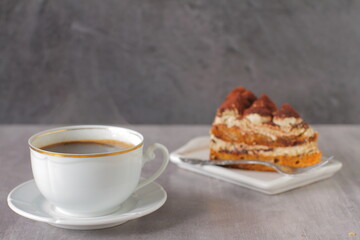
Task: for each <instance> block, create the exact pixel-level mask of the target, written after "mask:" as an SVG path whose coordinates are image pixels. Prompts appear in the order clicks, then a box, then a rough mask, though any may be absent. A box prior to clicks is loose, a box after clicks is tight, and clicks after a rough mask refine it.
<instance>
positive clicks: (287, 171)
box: [180, 156, 334, 176]
mask: <svg viewBox="0 0 360 240" xmlns="http://www.w3.org/2000/svg"><path fill="white" fill-rule="evenodd" d="M333 158H334V156H331V157H328V158H326V159H323V160H321V161H320V162H319V163H317V164H315V165H312V166H308V167H288V166H284V165H281V164H276V163H271V162H264V161H259V160H219V161H216V160H215V161H212V160H211V161H210V160H202V159H196V158H181V157H180V160H181V161H183V162H185V163H189V164H195V165H215V166H227V165H233V164H261V165H265V166H268V167H271V168H273V169H275V170H276V171H277V172H278V173H280V174H283V175H290V176H293V175H299V174H303V173H308V172H310V171H312V170H314V169H317V168H319V167H321V166H324V165H325V164H327V163H328V162H329V161H330V160H331V159H333Z"/></svg>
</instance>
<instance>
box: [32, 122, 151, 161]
mask: <svg viewBox="0 0 360 240" xmlns="http://www.w3.org/2000/svg"><path fill="white" fill-rule="evenodd" d="M109 127H115V128H121V127H116V126H99V127H87V128H85V127H84V128H81V127H79V128H68V129H58V130H54V131H50V130H48V131H45V132H44V133H41V132H40V133H37V134H35V135H33V136H31V137H30V139H29V141H28V144H29V147H30V148H31V149H32V150H34V151H36V152H38V153H43V154H46V155H50V156H55V157H73V158H89V157H105V156H113V155H118V154H123V153H128V152H131V151H134V150H136V149H138V148H140V147H142V146H143V145H144V137H143V136H142V135H141V134H140V133H138V132H136V131H133V130H131V129H126V128H121V129H124V130H129V132H131V133H133V134H135V135H138V136H140V137H141V139H142V140H141V142H140V143H139V144H138V145H135V146H134V147H131V148H129V149H125V150H121V151H117V152H109V153H91V154H67V153H55V152H49V151H45V150H42V149H40V148H37V147H34V146H33V145H32V144H31V143H30V141H32V140H34V139H36V138H39V137H43V136H46V135H50V134H54V133H59V132H66V131H73V130H83V129H84V130H86V129H104V128H109ZM49 131H50V132H49Z"/></svg>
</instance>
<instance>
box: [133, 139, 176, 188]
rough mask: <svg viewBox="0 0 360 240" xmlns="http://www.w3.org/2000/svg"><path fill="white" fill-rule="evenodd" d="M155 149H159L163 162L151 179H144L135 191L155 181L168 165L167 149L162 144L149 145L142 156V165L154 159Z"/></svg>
mask: <svg viewBox="0 0 360 240" xmlns="http://www.w3.org/2000/svg"><path fill="white" fill-rule="evenodd" d="M156 149H159V150H160V151H161V153H162V155H163V162H162V164H161V166H160V168H159V169H158V170H157V171H156V172H155V173H154V174H153V175H152V176H151V177H149V178H147V179H145V180H144V181H142V182H141V183H139V185H138V186H137V187H136V189H135V191H136V190H138V189H140V188H142V187H144V186H146V185H148V184H149V183H151V182H152V181H154V180H155V179H157V178H158V177H159V176H160V175H161V174H162V172H163V171H164V170H165V168H166V166H167V164H168V163H169V151H168V150H167V148H166V147H165V146H164V145H162V144H159V143H155V144H152V145H150V146H149V147H148V148H147V149H146V151H145V153H144V156H143V164H145V163H147V162H149V161H151V160H153V159H154V158H155V156H156V155H155V153H154V151H155V150H156Z"/></svg>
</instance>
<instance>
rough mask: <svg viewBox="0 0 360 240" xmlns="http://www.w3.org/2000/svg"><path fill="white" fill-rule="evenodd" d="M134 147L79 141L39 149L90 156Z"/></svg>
mask: <svg viewBox="0 0 360 240" xmlns="http://www.w3.org/2000/svg"><path fill="white" fill-rule="evenodd" d="M133 146H134V145H133V144H131V143H127V142H121V141H116V140H108V139H103V140H80V141H69V142H61V143H56V144H51V145H48V146H45V147H41V148H40V149H42V150H45V151H49V152H55V153H68V154H69V153H70V154H92V153H109V152H118V151H122V150H126V149H129V148H131V147H133Z"/></svg>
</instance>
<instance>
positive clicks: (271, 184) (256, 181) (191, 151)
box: [170, 136, 342, 194]
mask: <svg viewBox="0 0 360 240" xmlns="http://www.w3.org/2000/svg"><path fill="white" fill-rule="evenodd" d="M209 141H210V138H209V137H208V136H205V137H197V138H194V139H192V140H190V141H189V142H188V143H186V144H185V145H184V146H182V147H181V148H179V149H178V150H176V151H174V152H172V153H171V155H170V160H171V162H173V163H175V164H176V165H178V166H179V167H181V168H184V169H187V170H190V171H193V172H197V173H200V174H204V175H207V176H210V177H214V178H217V179H221V180H224V181H227V182H230V183H234V184H237V185H240V186H243V187H246V188H250V189H253V190H256V191H259V192H262V193H266V194H278V193H282V192H285V191H288V190H291V189H294V188H298V187H301V186H304V185H307V184H310V183H313V182H316V181H319V180H323V179H326V178H329V177H331V176H332V175H334V173H335V172H337V171H339V170H340V169H341V167H342V163H341V162H339V161H336V160H331V161H330V162H329V163H328V164H326V165H325V166H322V167H320V168H318V169H315V170H313V171H311V172H309V173H306V174H301V175H297V176H284V175H281V174H279V173H276V172H259V171H249V170H241V169H234V168H224V167H219V166H199V165H191V164H188V163H184V162H182V161H181V160H180V159H179V158H180V157H184V158H186V157H188V158H199V159H204V160H206V159H209Z"/></svg>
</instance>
